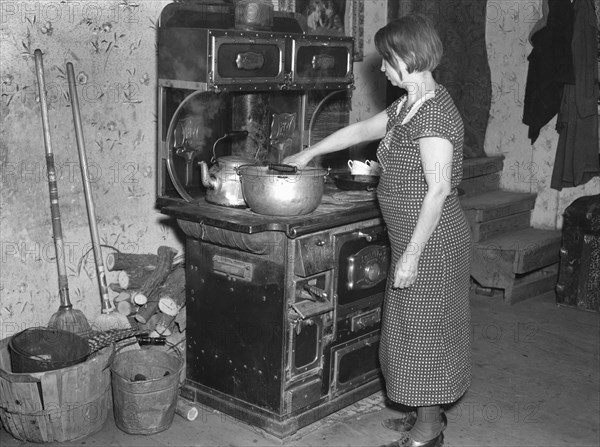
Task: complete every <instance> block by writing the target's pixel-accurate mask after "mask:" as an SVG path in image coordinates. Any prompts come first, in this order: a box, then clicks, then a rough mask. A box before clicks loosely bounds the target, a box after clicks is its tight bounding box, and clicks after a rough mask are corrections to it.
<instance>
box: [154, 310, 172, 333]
mask: <svg viewBox="0 0 600 447" xmlns="http://www.w3.org/2000/svg"><path fill="white" fill-rule="evenodd" d="M156 315H158V319H157V320H156V326H155V327H154V330H155V331H156V332H158V334H159V335H161V336H164V337H168V336H170V335H171V334H172V333H173V331H172V330H171V327H172V326H173V324H174V323H175V317H174V316H170V315H166V314H161V313H159V314H156Z"/></svg>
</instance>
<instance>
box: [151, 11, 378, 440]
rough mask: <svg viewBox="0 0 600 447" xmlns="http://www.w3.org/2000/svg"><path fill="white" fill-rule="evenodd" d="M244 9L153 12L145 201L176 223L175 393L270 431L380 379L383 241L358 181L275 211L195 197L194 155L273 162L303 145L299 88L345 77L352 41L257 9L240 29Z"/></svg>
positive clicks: (304, 91) (328, 85)
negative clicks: (150, 187)
mask: <svg viewBox="0 0 600 447" xmlns="http://www.w3.org/2000/svg"><path fill="white" fill-rule="evenodd" d="M241 3H244V4H245V6H248V5H250V6H252V5H253V2H252V1H244V2H240V4H241ZM255 3H256V4H257V5H258V4H260V5H258V6H261V7H263V6H264V3H262V2H255ZM255 6H256V5H255ZM256 11H258V12H259V13H258V15H259V16H260V14H261V11H260V10H252V8H249V9H246V10H243V11H240V10H238V9H237V7H236V10H235V11H233V10H232V9H230V8H229V7H228V5H226V4H221V3H219V2H210V3H202V4H201V3H196V4H189V3H183V4H182V3H176V4H173V5H169V6H167V8H165V10H164V11H163V13H162V15H161V21H160V26H159V41H158V49H159V68H158V72H159V117H158V121H159V135H160V141H159V148H158V157H157V158H158V166H159V173H158V174H159V175H158V185H157V187H158V190H157V204H158V206H159V207H160V209H161V212H163V213H164V214H167V215H169V216H172V217H174V218H175V219H177V223H178V225H179V227H180V228H181V229H182V230H183V232H184V233H185V235H186V293H187V304H186V306H187V322H186V327H187V330H186V336H187V340H186V341H187V345H186V363H187V366H186V383H185V386H184V388H183V391H182V393H183V394H184V396H186V397H188V398H190V399H193V400H195V401H198V402H201V403H202V404H206V405H208V406H210V407H213V408H215V409H218V410H220V411H223V412H224V413H227V414H229V415H232V416H233V417H235V418H238V419H240V420H242V421H245V422H247V423H250V424H252V425H256V426H258V427H261V428H263V429H264V430H266V431H267V432H269V433H271V434H274V435H276V436H278V437H282V438H283V437H286V436H288V435H290V434H293V433H294V432H296V431H297V430H298V429H299V428H301V427H303V426H305V425H308V424H310V423H312V422H314V421H316V420H319V419H321V418H323V417H325V416H326V415H327V414H330V413H332V412H334V411H336V410H338V409H340V408H342V407H344V406H346V405H349V404H351V403H353V402H355V401H357V400H359V399H361V398H363V397H366V396H368V395H370V394H372V393H373V392H375V391H377V390H378V389H380V388H381V386H382V383H381V378H380V372H379V366H378V361H377V351H378V346H379V332H380V324H381V323H380V322H381V304H382V300H383V294H384V288H385V282H386V277H387V272H388V268H389V262H390V252H389V241H388V237H387V233H386V228H385V226H384V225H383V223H382V219H381V216H380V212H379V209H378V207H377V202H376V200H375V195H374V193H373V192H370V191H362V192H357V191H341V190H339V189H336V188H335V186H334V185H332V184H330V183H326V185H325V193H324V195H323V199H322V201H321V204H320V205H319V206H318V208H317V209H316V210H315V211H313V212H311V213H310V214H306V215H303V216H289V217H274V216H266V215H260V214H256V213H254V212H252V211H251V210H249V209H247V208H246V207H244V206H239V205H238V204H234V203H227V202H226V203H224V204H223V203H217V202H218V201H217V200H212V199H214V195H213V196H212V198H211V196H210V195H209V189H208V188H210V187H212V185H208V186H207V185H205V184H204V182H203V177H206V172H205V173H204V174H205V175H204V176H203V175H202V172H201V171H202V170H201V169H200V166H199V165H202V164H203V163H204V164H205V165H206V164H208V163H212V162H214V157H215V156H217V155H218V154H217V152H219V153H220V151H223V153H228V154H232V155H235V156H237V157H242V158H244V157H245V158H246V159H247V158H251V159H252V160H255V161H261V162H280V161H281V160H282V159H283V158H284V157H285V156H287V155H288V154H291V153H295V152H298V151H299V150H301V149H302V147H303V146H304V145H305V144H306V135H305V133H306V132H305V128H306V125H305V122H308V120H307V119H306V114H307V102H308V100H307V96H308V94H314V93H315V92H319V91H322V92H323V95H322V96H324V97H327V96H328V95H329V94H330V93H331V91H332V90H349V89H351V88H352V81H353V80H352V48H353V47H352V39H350V38H347V37H327V36H308V35H306V34H304V33H302V29H301V28H300V26H299V25H298V23H297V22H296V21H295V20H294V19H293V16H290V15H286V14H277V13H272V12H271V13H270V14H273V16H272V17H271V16H270V15H269V11H267V12H266V13H265V14H267V17H268V18H267V20H266V22H268V26H267V25H265V22H260V23H261V24H260V26H250V25H252V24H253V23H254V19H255V18H256ZM251 13H252V14H251ZM240 16H241V22H242V25H243V24H245V25H247V26H241V25H240V24H239V23H237V22H238V20H240ZM259 18H260V17H259ZM271 21H272V23H270V22H271ZM249 24H250V25H249ZM253 28H254V29H253ZM265 28H268V29H265ZM229 161H231V160H229ZM218 174H219V175H221V174H222V173H218ZM229 174H230V175H229V176H227V178H226V176H222V177H221V178H220V181H223V182H230V181H231V182H234V181H235V172H231V173H229ZM233 186H235V185H233ZM213 194H214V191H213Z"/></svg>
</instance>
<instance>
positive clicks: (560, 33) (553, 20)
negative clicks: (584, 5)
mask: <svg viewBox="0 0 600 447" xmlns="http://www.w3.org/2000/svg"><path fill="white" fill-rule="evenodd" d="M573 19H574V10H573V5H572V4H571V0H548V15H547V20H546V26H544V27H543V28H541V29H540V30H538V31H536V32H535V33H534V34H533V35H532V36H531V44H532V46H533V49H532V50H531V53H530V54H529V57H528V58H527V59H528V60H529V69H528V71H527V84H526V85H525V102H524V110H523V123H524V124H526V125H528V126H529V135H528V136H529V138H530V139H531V144H533V143H534V142H535V140H536V139H537V137H538V136H539V134H540V130H541V128H542V127H544V126H545V125H546V124H548V123H549V122H550V120H551V119H552V118H554V116H555V115H556V114H557V113H558V111H559V109H560V104H561V97H562V90H563V85H564V84H565V83H573V82H574V80H575V79H574V75H573V54H572V52H571V42H572V38H573Z"/></svg>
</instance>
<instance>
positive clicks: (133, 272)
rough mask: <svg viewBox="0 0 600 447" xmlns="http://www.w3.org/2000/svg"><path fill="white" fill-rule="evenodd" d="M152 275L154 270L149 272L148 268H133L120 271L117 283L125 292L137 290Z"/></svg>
mask: <svg viewBox="0 0 600 447" xmlns="http://www.w3.org/2000/svg"><path fill="white" fill-rule="evenodd" d="M153 273H154V268H153V269H151V270H149V269H148V267H134V268H130V269H126V270H121V271H120V272H119V274H118V275H117V282H118V283H119V285H120V286H121V287H122V288H123V289H125V290H127V289H139V288H141V287H142V286H143V285H144V283H145V282H146V280H148V279H149V278H150V276H152V274H153Z"/></svg>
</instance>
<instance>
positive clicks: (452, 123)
mask: <svg viewBox="0 0 600 447" xmlns="http://www.w3.org/2000/svg"><path fill="white" fill-rule="evenodd" d="M463 132H464V127H463V122H462V119H461V117H460V115H459V113H458V111H457V109H456V107H454V105H453V104H452V106H450V107H449V105H447V104H445V103H444V102H440V101H436V99H432V100H429V101H426V102H425V104H423V106H422V107H421V110H419V112H418V113H417V115H415V116H414V118H413V119H412V120H411V132H410V136H411V138H412V139H413V140H418V139H419V138H425V137H439V138H444V139H446V140H449V141H450V142H451V143H452V144H453V145H456V143H457V142H458V141H459V140H461V139H462V137H463Z"/></svg>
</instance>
